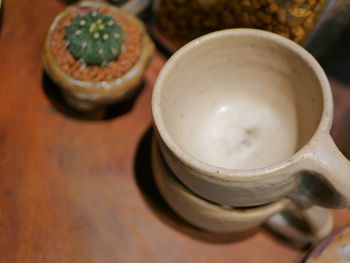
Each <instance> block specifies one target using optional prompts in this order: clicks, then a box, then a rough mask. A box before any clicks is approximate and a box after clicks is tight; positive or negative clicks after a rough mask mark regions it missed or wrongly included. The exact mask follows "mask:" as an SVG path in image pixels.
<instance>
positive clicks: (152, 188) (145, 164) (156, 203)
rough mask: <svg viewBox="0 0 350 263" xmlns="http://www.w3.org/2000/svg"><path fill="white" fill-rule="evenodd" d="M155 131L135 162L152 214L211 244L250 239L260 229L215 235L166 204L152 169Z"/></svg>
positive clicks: (141, 145) (145, 140)
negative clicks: (186, 219)
mask: <svg viewBox="0 0 350 263" xmlns="http://www.w3.org/2000/svg"><path fill="white" fill-rule="evenodd" d="M152 134H153V129H152V128H149V129H148V130H147V132H146V133H145V134H144V136H143V137H142V139H141V141H140V143H139V145H138V149H137V153H136V157H135V162H134V175H135V180H136V183H137V186H138V187H139V189H140V191H141V193H142V196H143V198H144V199H145V201H146V203H147V205H148V206H149V208H150V209H151V210H152V212H153V213H154V214H155V215H156V216H157V217H158V218H159V219H160V220H161V221H162V222H163V223H165V224H166V225H168V226H170V227H172V228H173V229H175V230H177V231H178V232H181V233H183V234H186V235H188V236H190V237H192V238H195V239H198V240H201V241H205V242H210V243H231V242H237V241H241V240H243V239H246V238H249V237H251V236H253V235H254V234H256V233H257V231H258V230H259V228H258V229H254V230H252V231H245V232H241V233H230V234H215V233H210V232H207V231H205V230H201V229H199V228H197V227H195V226H193V225H191V224H189V223H187V222H186V221H185V220H183V219H182V218H181V217H179V216H178V215H177V214H175V213H174V212H173V210H171V208H170V207H169V206H168V205H167V204H166V203H165V201H164V200H163V198H162V196H161V194H160V193H159V191H158V189H157V186H156V184H155V181H154V178H153V175H152V169H151V156H150V155H151V141H152Z"/></svg>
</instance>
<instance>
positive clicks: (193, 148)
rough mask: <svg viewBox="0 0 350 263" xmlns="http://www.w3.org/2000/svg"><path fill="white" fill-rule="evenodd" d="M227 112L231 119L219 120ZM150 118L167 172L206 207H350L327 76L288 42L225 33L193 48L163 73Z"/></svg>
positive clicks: (246, 32)
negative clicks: (288, 201) (290, 203)
mask: <svg viewBox="0 0 350 263" xmlns="http://www.w3.org/2000/svg"><path fill="white" fill-rule="evenodd" d="M252 104H254V106H251V105H252ZM225 107H228V108H227V110H230V111H232V114H231V113H230V114H227V115H225V114H220V111H225ZM229 108H230V109H229ZM240 110H242V113H239V114H238V113H237V111H240ZM152 111H153V118H154V123H155V128H156V134H157V138H158V140H159V144H160V149H161V151H162V154H163V156H164V158H165V160H166V162H167V164H168V165H169V167H170V168H171V169H172V171H173V172H174V173H175V174H176V176H177V177H178V178H179V179H180V180H181V181H182V182H183V183H184V184H185V185H186V186H187V187H189V188H190V189H191V190H192V191H194V192H195V193H196V194H198V195H200V196H203V197H205V198H206V199H208V200H211V201H213V202H215V203H220V204H226V205H232V206H254V205H260V204H266V203H268V202H272V201H275V200H279V199H280V198H282V197H285V196H290V197H292V198H293V199H296V200H298V202H301V203H302V204H303V205H305V206H309V205H311V204H313V203H315V204H318V205H321V206H325V207H330V208H341V207H347V206H349V204H350V180H349V179H348V174H349V173H350V163H349V161H348V160H347V159H346V158H345V157H344V156H343V155H342V154H341V153H340V152H339V150H338V149H337V148H336V146H335V144H334V142H333V141H332V139H331V137H330V135H329V130H330V127H331V125H332V115H333V104H332V95H331V92H330V87H329V83H328V80H327V77H326V75H325V74H324V72H323V70H322V68H321V67H320V65H319V64H318V63H317V61H316V60H315V59H314V58H313V57H312V56H311V55H310V54H309V53H307V51H305V50H304V49H303V48H302V47H300V46H299V45H297V44H295V43H293V42H292V41H290V40H288V39H285V38H283V37H281V36H278V35H276V34H273V33H269V32H266V31H261V30H254V29H229V30H223V31H219V32H215V33H211V34H208V35H206V36H203V37H200V38H199V39H196V40H194V41H192V42H190V43H189V44H187V45H185V46H184V47H182V48H181V49H179V50H178V51H177V52H176V53H175V54H174V55H173V56H172V57H171V58H170V59H169V60H168V62H167V63H166V65H165V66H164V67H163V69H162V70H161V72H160V74H159V76H158V79H157V81H156V84H155V88H154V91H153V98H152ZM218 112H219V113H218ZM233 112H235V113H233ZM228 116H229V117H228ZM259 119H260V120H259ZM277 129H279V130H277ZM296 131H297V132H296ZM232 133H235V134H236V136H234V138H233V136H232V137H230V135H231V134H232ZM251 133H253V134H255V135H254V136H251ZM247 135H249V136H247ZM259 136H260V137H259ZM216 138H220V140H219V143H216V142H215V140H216ZM213 141H214V142H213ZM244 141H246V142H249V143H250V144H251V145H250V147H247V143H245V145H244V143H243V145H244V147H243V145H242V142H244ZM253 142H254V144H253ZM249 143H248V144H249ZM235 148H236V149H235ZM228 153H233V154H232V156H229V154H228ZM237 160H238V161H237ZM257 167H258V168H257Z"/></svg>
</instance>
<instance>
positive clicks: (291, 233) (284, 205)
mask: <svg viewBox="0 0 350 263" xmlns="http://www.w3.org/2000/svg"><path fill="white" fill-rule="evenodd" d="M152 170H153V175H154V178H155V181H156V184H157V186H158V188H159V191H160V192H161V194H162V196H163V197H164V199H165V201H166V202H167V203H168V205H169V206H170V207H171V208H172V209H173V210H174V211H175V212H176V213H177V214H178V215H180V216H181V217H182V218H184V219H185V220H186V221H188V222H190V223H191V224H193V225H195V226H197V227H199V228H202V229H204V230H207V231H210V232H217V233H223V232H240V231H245V230H251V229H253V228H256V227H258V226H259V225H261V224H263V223H264V222H267V225H268V227H269V228H270V229H271V230H273V231H274V232H277V233H278V234H280V235H283V236H284V237H286V238H288V239H290V240H293V241H297V242H300V243H302V244H305V243H309V242H315V241H318V240H319V239H321V238H324V237H325V236H326V235H328V234H329V233H330V231H331V230H332V226H333V220H332V216H331V215H330V213H329V212H327V211H326V210H325V209H323V208H319V207H315V206H314V207H311V208H309V209H307V210H305V211H303V210H298V209H296V208H293V206H292V205H291V201H290V200H289V199H286V198H283V199H281V200H279V201H276V202H272V203H270V204H268V205H264V206H260V207H256V208H244V209H236V208H233V207H223V206H219V205H217V204H213V203H210V202H208V201H206V200H204V199H202V198H200V197H198V196H196V195H194V194H193V193H192V192H190V191H189V190H188V189H187V188H186V187H184V186H183V185H182V184H181V183H180V182H179V181H178V180H176V178H175V176H174V175H173V174H172V172H171V170H170V169H169V168H168V167H167V166H166V164H165V162H164V161H163V159H162V157H161V155H160V153H159V150H158V147H157V143H156V140H155V137H154V138H153V141H152ZM282 210H285V211H284V212H285V213H288V214H290V215H293V214H294V213H297V214H299V215H302V216H303V218H304V220H303V221H302V223H303V224H304V225H305V226H306V227H305V229H310V231H303V230H302V229H300V228H299V225H293V223H291V222H289V221H287V220H285V218H284V216H283V215H282V214H279V212H281V211H282ZM269 218H270V219H269Z"/></svg>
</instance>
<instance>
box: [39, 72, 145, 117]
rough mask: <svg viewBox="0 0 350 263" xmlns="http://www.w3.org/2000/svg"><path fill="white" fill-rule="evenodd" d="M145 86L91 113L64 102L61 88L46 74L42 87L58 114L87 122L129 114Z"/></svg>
mask: <svg viewBox="0 0 350 263" xmlns="http://www.w3.org/2000/svg"><path fill="white" fill-rule="evenodd" d="M143 86H144V84H141V85H140V87H139V88H138V89H137V92H136V93H135V94H133V96H131V97H130V98H129V99H127V100H125V101H123V102H120V103H116V104H112V105H109V106H107V107H105V108H103V109H101V110H97V111H91V112H80V111H77V110H75V109H73V108H72V107H70V106H69V105H68V104H67V103H66V102H65V100H64V98H63V96H62V94H61V91H60V89H59V87H58V86H57V85H56V83H54V82H53V81H52V79H51V78H50V77H49V76H48V75H47V74H46V73H45V72H44V73H43V77H42V87H43V90H44V93H45V95H46V97H47V98H48V99H49V100H50V102H51V104H52V106H53V107H54V108H55V110H57V111H58V112H60V113H62V114H63V115H65V116H66V117H68V118H72V119H78V120H85V121H101V120H110V119H114V118H117V117H119V116H121V115H123V114H126V113H128V112H129V111H131V109H132V108H133V106H134V103H135V101H136V98H137V97H138V95H139V94H140V92H141V90H143Z"/></svg>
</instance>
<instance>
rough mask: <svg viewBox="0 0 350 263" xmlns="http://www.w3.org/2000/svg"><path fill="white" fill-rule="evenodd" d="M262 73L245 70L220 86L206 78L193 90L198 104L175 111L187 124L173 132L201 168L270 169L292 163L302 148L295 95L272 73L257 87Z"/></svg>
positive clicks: (239, 71) (283, 81) (232, 66)
mask: <svg viewBox="0 0 350 263" xmlns="http://www.w3.org/2000/svg"><path fill="white" fill-rule="evenodd" d="M227 67H229V68H235V65H234V64H232V65H227ZM259 73H260V70H259V69H253V68H252V67H247V68H240V70H234V71H232V74H230V76H229V79H227V77H226V81H218V84H216V85H213V83H212V82H210V81H208V80H207V79H206V77H205V76H204V77H203V79H202V81H203V82H200V83H199V84H197V85H196V84H193V86H196V87H193V89H194V92H193V94H191V96H192V97H193V100H192V101H186V102H187V103H190V105H185V103H182V105H181V107H179V109H178V110H176V113H177V114H178V115H182V118H178V122H177V124H176V129H174V130H171V131H170V132H171V133H172V136H173V137H174V138H175V140H177V142H178V144H179V146H180V147H181V148H182V149H184V150H185V151H187V152H188V153H189V154H191V155H192V156H193V157H195V158H198V159H199V160H200V161H202V162H205V163H208V164H211V165H214V166H219V167H224V168H232V169H253V168H261V167H266V166H269V165H272V164H275V163H277V162H280V161H283V160H284V159H286V158H288V157H290V156H291V155H292V154H293V153H294V152H295V149H296V146H297V112H296V109H295V105H294V101H293V97H294V96H293V95H294V94H293V89H292V87H291V85H290V84H289V83H288V82H287V81H286V80H285V78H283V77H282V76H278V75H277V76H276V74H273V75H272V74H271V73H270V74H269V72H266V73H265V75H264V78H260V79H259V82H257V81H256V78H255V77H254V76H255V75H259ZM199 74H201V73H199ZM215 76H216V78H218V79H220V78H223V77H224V76H220V73H219V72H217V73H216V74H215ZM200 84H202V85H201V86H199V85H200ZM210 85H213V86H210ZM217 85H220V86H219V87H218V86H217ZM184 88H186V87H185V86H184ZM218 89H220V90H221V91H220V92H218ZM178 104H181V102H179V103H178ZM203 105H205V107H203ZM165 107H166V106H165ZM174 110H175V109H174ZM272 141H273V142H274V143H273V144H271V142H272ZM190 142H191V143H190Z"/></svg>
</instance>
